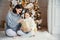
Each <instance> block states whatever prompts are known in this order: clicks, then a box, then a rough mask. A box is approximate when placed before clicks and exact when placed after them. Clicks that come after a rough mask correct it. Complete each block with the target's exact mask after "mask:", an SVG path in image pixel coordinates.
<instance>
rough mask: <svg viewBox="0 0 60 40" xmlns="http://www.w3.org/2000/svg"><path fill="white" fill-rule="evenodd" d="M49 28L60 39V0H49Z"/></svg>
mask: <svg viewBox="0 0 60 40" xmlns="http://www.w3.org/2000/svg"><path fill="white" fill-rule="evenodd" d="M48 30H49V33H51V34H52V35H54V36H56V37H57V38H59V40H60V0H49V4H48Z"/></svg>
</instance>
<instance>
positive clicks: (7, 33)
mask: <svg viewBox="0 0 60 40" xmlns="http://www.w3.org/2000/svg"><path fill="white" fill-rule="evenodd" d="M6 35H7V36H10V37H13V36H16V35H17V34H16V32H15V31H13V30H12V29H7V30H6Z"/></svg>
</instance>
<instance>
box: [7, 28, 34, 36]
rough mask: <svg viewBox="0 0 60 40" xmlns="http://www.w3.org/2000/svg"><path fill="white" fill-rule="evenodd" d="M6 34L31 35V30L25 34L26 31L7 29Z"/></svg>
mask: <svg viewBox="0 0 60 40" xmlns="http://www.w3.org/2000/svg"><path fill="white" fill-rule="evenodd" d="M6 34H7V36H10V37H14V36H17V35H21V36H31V35H33V32H32V31H31V32H29V33H27V34H26V33H24V32H22V31H21V30H18V31H17V32H15V31H13V30H12V29H7V30H6Z"/></svg>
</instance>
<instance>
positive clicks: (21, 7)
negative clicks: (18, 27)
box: [12, 4, 23, 13]
mask: <svg viewBox="0 0 60 40" xmlns="http://www.w3.org/2000/svg"><path fill="white" fill-rule="evenodd" d="M16 8H17V9H23V6H22V4H17V5H16V6H15V7H14V8H13V10H12V11H13V13H17V11H16Z"/></svg>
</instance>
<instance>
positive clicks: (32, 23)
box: [24, 17, 36, 30]
mask: <svg viewBox="0 0 60 40" xmlns="http://www.w3.org/2000/svg"><path fill="white" fill-rule="evenodd" d="M24 21H25V22H26V24H28V27H31V28H32V30H34V28H36V24H35V22H34V20H33V19H32V18H31V17H29V18H26V19H24Z"/></svg>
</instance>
